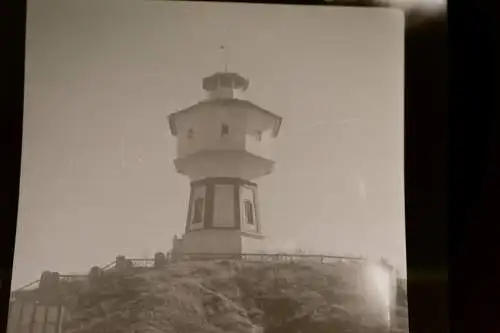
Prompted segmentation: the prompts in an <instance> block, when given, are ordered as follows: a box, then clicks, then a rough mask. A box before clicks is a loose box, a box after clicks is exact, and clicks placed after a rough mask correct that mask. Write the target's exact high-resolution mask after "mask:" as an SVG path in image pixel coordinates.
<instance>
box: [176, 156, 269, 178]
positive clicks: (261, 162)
mask: <svg viewBox="0 0 500 333" xmlns="http://www.w3.org/2000/svg"><path fill="white" fill-rule="evenodd" d="M174 165H175V168H176V170H177V172H178V173H180V174H183V175H186V176H188V177H189V178H190V179H191V180H198V179H204V178H211V177H236V178H242V179H247V180H253V179H257V178H260V177H263V176H266V175H268V174H270V173H271V172H272V171H273V170H274V161H273V160H271V159H268V158H264V157H261V156H258V155H254V154H252V153H250V152H249V151H245V150H201V151H198V152H196V153H193V154H189V155H186V156H184V157H180V158H177V159H176V160H174Z"/></svg>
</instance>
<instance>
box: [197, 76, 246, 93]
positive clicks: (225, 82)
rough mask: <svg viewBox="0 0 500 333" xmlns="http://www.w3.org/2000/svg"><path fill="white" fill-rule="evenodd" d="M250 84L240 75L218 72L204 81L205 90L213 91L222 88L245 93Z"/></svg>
mask: <svg viewBox="0 0 500 333" xmlns="http://www.w3.org/2000/svg"><path fill="white" fill-rule="evenodd" d="M249 84H250V82H249V81H248V79H245V78H244V77H243V76H241V75H240V74H238V73H229V72H217V73H215V74H212V75H210V76H207V77H205V78H204V79H203V89H204V90H206V91H213V90H216V89H218V88H220V87H223V88H230V89H237V90H242V91H245V90H247V89H248V86H249Z"/></svg>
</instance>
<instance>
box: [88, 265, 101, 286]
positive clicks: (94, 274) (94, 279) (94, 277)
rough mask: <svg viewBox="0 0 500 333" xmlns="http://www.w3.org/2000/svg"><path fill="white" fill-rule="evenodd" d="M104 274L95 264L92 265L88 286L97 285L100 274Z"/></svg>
mask: <svg viewBox="0 0 500 333" xmlns="http://www.w3.org/2000/svg"><path fill="white" fill-rule="evenodd" d="M103 275H104V271H103V270H102V269H101V268H100V267H97V266H94V267H92V268H91V269H90V272H89V283H90V286H91V287H92V286H95V285H98V284H99V282H101V279H102V276H103Z"/></svg>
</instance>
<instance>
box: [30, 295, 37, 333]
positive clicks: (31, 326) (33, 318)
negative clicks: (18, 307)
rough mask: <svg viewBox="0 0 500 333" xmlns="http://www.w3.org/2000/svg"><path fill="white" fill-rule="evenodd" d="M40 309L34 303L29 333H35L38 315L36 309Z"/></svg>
mask: <svg viewBox="0 0 500 333" xmlns="http://www.w3.org/2000/svg"><path fill="white" fill-rule="evenodd" d="M37 308H38V304H36V302H35V303H33V312H32V313H31V320H30V324H29V327H30V328H29V330H28V332H29V333H33V326H34V324H35V314H36V309H37Z"/></svg>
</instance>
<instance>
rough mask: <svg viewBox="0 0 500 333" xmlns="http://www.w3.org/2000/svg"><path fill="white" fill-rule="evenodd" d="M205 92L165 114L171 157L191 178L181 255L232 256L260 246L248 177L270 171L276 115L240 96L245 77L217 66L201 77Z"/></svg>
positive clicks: (177, 243) (176, 244)
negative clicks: (171, 140)
mask: <svg viewBox="0 0 500 333" xmlns="http://www.w3.org/2000/svg"><path fill="white" fill-rule="evenodd" d="M202 83H203V89H204V90H205V91H206V98H205V99H204V100H202V101H200V102H199V103H197V104H195V105H192V106H190V107H188V108H186V109H183V110H180V111H177V112H175V113H172V114H170V115H169V117H168V120H169V125H170V131H171V133H172V135H174V136H175V137H176V138H177V156H176V159H175V161H174V164H175V168H176V170H177V172H178V173H180V174H182V175H185V176H187V177H188V178H189V179H190V181H191V191H190V196H189V204H188V210H187V221H186V228H185V234H184V235H183V236H182V238H181V239H176V240H175V242H174V251H180V252H183V253H212V254H215V253H217V254H238V253H253V252H255V251H258V250H260V249H262V243H261V242H262V239H263V238H264V235H263V232H262V221H261V220H260V216H259V202H258V195H257V184H256V183H255V182H254V181H255V180H256V179H258V178H260V177H263V176H266V175H268V174H270V173H271V172H272V171H273V167H274V163H275V162H274V161H273V159H272V157H271V154H270V150H269V148H270V144H271V142H272V141H273V139H274V138H276V137H277V136H278V133H279V130H280V125H281V122H282V118H281V117H279V116H277V115H275V114H273V113H272V112H270V111H268V110H265V109H264V108H262V107H260V106H257V105H255V104H254V103H252V102H250V101H248V100H245V99H242V98H241V94H242V93H243V92H244V91H245V90H246V89H247V88H248V86H249V81H248V79H246V78H244V77H242V76H240V75H239V74H237V73H230V72H219V73H215V74H213V75H211V76H208V77H205V78H204V79H203V81H202Z"/></svg>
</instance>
